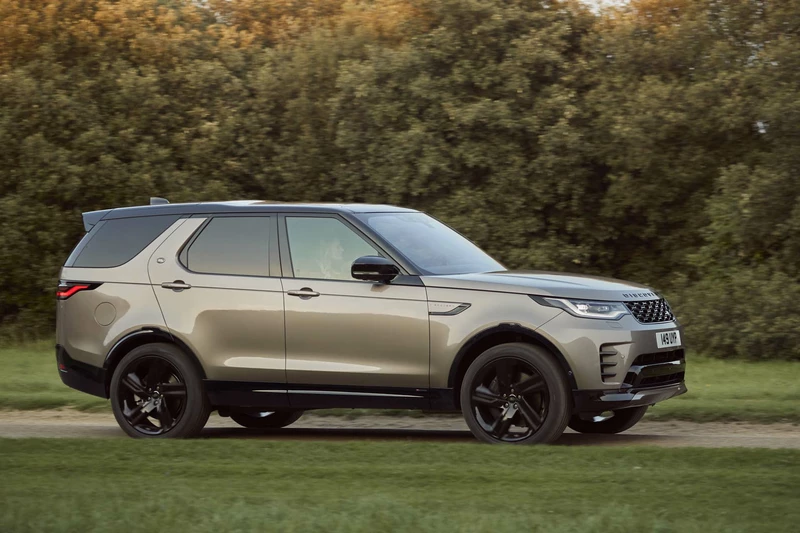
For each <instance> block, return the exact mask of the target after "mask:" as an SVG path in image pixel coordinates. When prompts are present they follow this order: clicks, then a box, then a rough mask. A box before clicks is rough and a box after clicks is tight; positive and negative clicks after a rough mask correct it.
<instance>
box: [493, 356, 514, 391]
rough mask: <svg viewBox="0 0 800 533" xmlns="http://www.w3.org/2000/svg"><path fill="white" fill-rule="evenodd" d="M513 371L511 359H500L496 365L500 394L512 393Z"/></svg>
mask: <svg viewBox="0 0 800 533" xmlns="http://www.w3.org/2000/svg"><path fill="white" fill-rule="evenodd" d="M512 370H513V369H512V362H511V361H510V360H509V359H500V360H499V361H497V363H496V364H495V371H496V372H497V386H498V387H499V388H500V394H508V393H509V392H510V391H511V380H512V379H513V377H512Z"/></svg>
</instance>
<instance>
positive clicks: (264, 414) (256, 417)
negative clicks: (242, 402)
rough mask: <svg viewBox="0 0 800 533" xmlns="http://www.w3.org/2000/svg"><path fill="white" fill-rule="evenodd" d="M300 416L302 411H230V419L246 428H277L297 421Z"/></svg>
mask: <svg viewBox="0 0 800 533" xmlns="http://www.w3.org/2000/svg"><path fill="white" fill-rule="evenodd" d="M301 416H303V411H253V412H251V413H231V420H233V421H234V422H236V423H237V424H239V425H240V426H242V427H246V428H259V429H278V428H284V427H286V426H288V425H289V424H293V423H294V422H297V419H298V418H300V417H301Z"/></svg>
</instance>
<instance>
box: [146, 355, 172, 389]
mask: <svg viewBox="0 0 800 533" xmlns="http://www.w3.org/2000/svg"><path fill="white" fill-rule="evenodd" d="M166 371H167V365H166V364H164V361H162V360H161V359H155V360H153V361H152V362H151V363H150V368H148V369H147V376H145V378H144V382H145V383H146V384H147V386H148V387H155V386H156V385H158V384H159V383H161V378H162V377H164V374H165V372H166Z"/></svg>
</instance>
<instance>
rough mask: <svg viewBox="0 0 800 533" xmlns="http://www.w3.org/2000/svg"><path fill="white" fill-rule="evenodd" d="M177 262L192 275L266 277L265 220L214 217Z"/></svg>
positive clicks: (266, 245) (267, 270)
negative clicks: (198, 273) (182, 262)
mask: <svg viewBox="0 0 800 533" xmlns="http://www.w3.org/2000/svg"><path fill="white" fill-rule="evenodd" d="M181 259H182V260H183V261H184V263H185V266H186V268H188V269H189V270H191V271H193V272H200V273H204V274H232V275H240V276H269V217H215V218H213V219H211V221H210V222H209V223H208V224H206V227H205V228H203V231H202V232H201V233H200V235H198V237H197V238H196V239H195V240H194V242H192V244H190V245H189V249H188V250H187V251H186V253H185V254H183V256H182V258H181Z"/></svg>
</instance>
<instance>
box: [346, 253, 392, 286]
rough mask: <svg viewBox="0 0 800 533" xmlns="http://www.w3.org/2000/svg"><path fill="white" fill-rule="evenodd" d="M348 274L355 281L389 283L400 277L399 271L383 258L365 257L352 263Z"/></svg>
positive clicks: (375, 256)
mask: <svg viewBox="0 0 800 533" xmlns="http://www.w3.org/2000/svg"><path fill="white" fill-rule="evenodd" d="M350 274H351V275H352V276H353V277H354V278H355V279H361V280H364V281H375V282H378V283H389V282H390V281H392V280H393V279H394V278H396V277H397V276H399V275H400V269H399V268H397V265H395V264H394V263H392V262H391V261H389V260H388V259H386V258H385V257H378V256H377V255H365V256H364V257H359V258H358V259H356V260H355V261H353V266H352V267H350Z"/></svg>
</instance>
